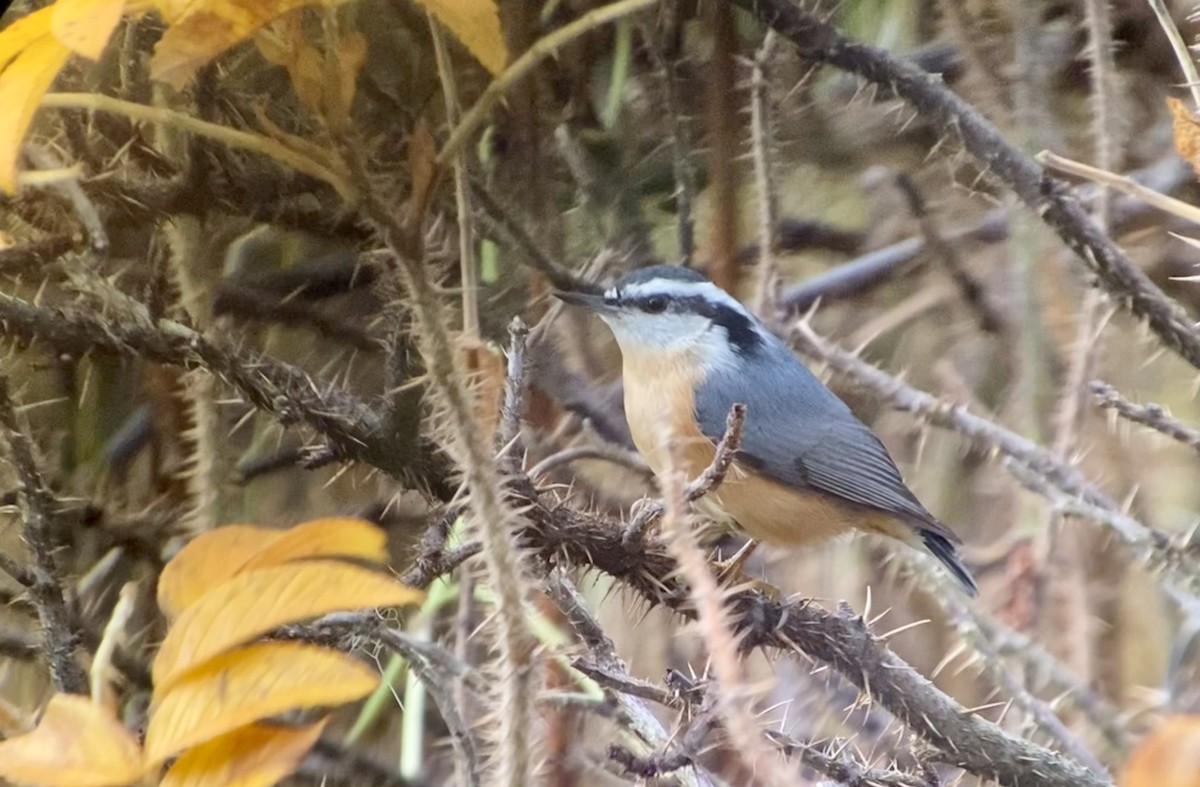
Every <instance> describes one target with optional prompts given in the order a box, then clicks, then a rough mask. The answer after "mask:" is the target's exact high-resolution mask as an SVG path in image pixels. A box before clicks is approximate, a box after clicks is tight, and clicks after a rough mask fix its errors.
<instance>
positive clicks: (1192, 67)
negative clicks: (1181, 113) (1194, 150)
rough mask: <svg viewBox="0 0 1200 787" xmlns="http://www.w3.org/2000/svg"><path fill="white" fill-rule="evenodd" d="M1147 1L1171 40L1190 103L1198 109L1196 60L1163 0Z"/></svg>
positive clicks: (1199, 81) (1199, 79)
mask: <svg viewBox="0 0 1200 787" xmlns="http://www.w3.org/2000/svg"><path fill="white" fill-rule="evenodd" d="M1148 2H1149V3H1150V8H1151V10H1153V11H1154V15H1155V16H1156V17H1158V24H1159V26H1160V27H1162V29H1163V32H1164V33H1166V34H1167V40H1168V41H1170V42H1171V50H1172V51H1173V52H1174V53H1175V59H1176V60H1177V61H1178V62H1179V70H1180V71H1182V72H1183V76H1184V79H1185V81H1186V84H1187V88H1188V90H1190V91H1191V93H1192V103H1194V104H1195V105H1196V109H1197V110H1200V73H1197V71H1196V61H1195V60H1193V59H1192V53H1191V51H1190V50H1189V49H1188V45H1187V42H1186V41H1184V40H1183V35H1182V34H1181V33H1180V32H1179V28H1178V27H1176V26H1175V20H1174V19H1172V18H1171V12H1170V11H1169V10H1168V9H1167V4H1166V3H1164V2H1163V0H1148Z"/></svg>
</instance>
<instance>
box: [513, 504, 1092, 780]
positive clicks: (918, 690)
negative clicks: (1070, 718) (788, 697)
mask: <svg viewBox="0 0 1200 787" xmlns="http://www.w3.org/2000/svg"><path fill="white" fill-rule="evenodd" d="M518 486H519V487H520V485H518ZM518 491H519V492H520V495H521V497H522V498H523V501H522V502H524V503H526V504H527V505H528V506H529V514H528V516H529V519H530V526H529V527H528V528H527V530H526V534H525V535H526V538H527V542H528V544H529V546H530V547H532V548H534V549H535V550H536V551H537V553H538V554H540V555H541V556H542V557H543V558H545V559H547V560H551V561H556V562H559V563H563V564H567V565H572V566H579V567H594V568H597V569H599V570H601V571H603V572H604V573H606V574H609V575H611V576H613V577H615V578H617V579H618V580H620V581H621V582H623V583H624V584H626V585H627V586H628V587H629V588H631V589H632V590H634V591H636V592H637V593H638V594H639V595H641V596H642V597H643V598H645V599H646V600H647V601H649V602H650V603H651V604H657V605H663V606H666V607H668V608H670V609H673V610H675V611H677V612H679V613H680V614H681V615H684V616H685V617H688V618H693V619H694V618H695V614H696V613H695V610H694V609H692V608H691V606H690V603H689V600H688V599H689V597H688V594H687V592H686V591H685V590H684V588H682V587H681V585H680V581H679V579H678V577H677V576H676V571H677V567H676V564H675V561H674V560H672V559H671V557H670V555H668V554H667V552H666V550H665V549H664V547H663V546H662V545H661V544H658V543H653V542H648V543H646V544H644V545H643V547H642V549H640V550H638V551H637V552H633V553H631V552H630V551H629V550H627V549H626V548H625V546H624V544H623V543H622V541H621V533H622V530H623V525H622V524H621V523H619V522H615V521H612V520H609V519H605V518H603V517H599V516H592V515H588V514H583V513H581V512H578V511H573V510H571V509H569V508H566V507H563V506H560V505H558V504H557V503H555V502H553V501H550V500H542V499H539V498H538V497H537V494H536V492H535V491H534V490H533V489H532V488H530V487H528V485H527V484H526V485H525V486H524V487H523V488H520V489H519V490H518ZM730 606H731V608H732V618H733V620H734V622H735V626H736V628H737V630H738V631H739V633H740V635H741V646H742V648H743V649H749V648H770V649H778V650H784V651H788V652H791V651H796V650H799V651H800V652H803V653H806V654H808V655H809V656H811V657H813V658H815V659H817V660H818V661H820V662H822V663H824V664H827V665H829V666H831V667H833V668H834V669H835V670H837V671H838V672H839V673H841V674H842V675H844V676H845V677H846V679H847V680H848V681H850V682H851V683H853V684H854V685H855V686H857V687H858V688H859V690H860V691H864V692H867V693H869V695H870V696H871V698H872V699H873V700H874V701H876V702H878V703H880V704H881V705H882V706H883V707H885V708H887V709H888V710H889V711H890V712H891V713H892V714H893V715H895V716H896V717H897V718H898V719H900V720H901V721H902V722H904V723H905V724H906V725H908V726H909V727H910V728H911V729H913V730H914V731H915V732H916V733H917V734H919V735H920V736H921V737H923V738H924V739H925V740H927V741H928V742H929V743H931V744H932V745H933V746H934V747H936V749H937V750H938V751H937V753H936V755H935V757H936V759H937V760H938V761H940V762H944V763H946V764H949V765H954V766H956V767H959V768H963V769H965V770H967V771H970V772H971V773H974V774H977V775H980V776H983V777H985V778H991V779H995V780H997V781H998V782H1000V783H1001V784H1003V785H1007V786H1008V787H1027V785H1028V784H1029V780H1030V774H1031V773H1036V774H1038V777H1039V781H1038V784H1039V785H1040V786H1041V787H1107V785H1108V783H1107V782H1106V781H1104V780H1102V779H1100V778H1098V777H1096V776H1095V775H1094V774H1092V773H1091V772H1089V771H1088V770H1086V769H1085V768H1082V767H1080V766H1079V765H1076V764H1075V763H1073V762H1070V761H1069V760H1067V759H1065V758H1063V757H1062V756H1061V755H1059V754H1057V753H1055V752H1053V751H1051V750H1049V749H1046V748H1044V747H1042V746H1038V745H1035V744H1032V743H1027V742H1025V741H1022V740H1021V739H1019V738H1017V737H1015V736H1013V735H1011V734H1009V733H1007V732H1005V731H1004V730H1002V729H1000V728H999V727H997V726H996V725H995V724H993V723H991V722H988V721H986V720H984V719H982V718H980V717H978V716H976V715H973V714H972V713H971V712H970V711H968V710H967V709H966V708H963V707H962V706H961V705H959V704H958V703H957V702H955V701H954V700H952V699H951V698H950V697H948V696H946V695H945V694H943V693H942V692H940V691H938V690H937V689H936V688H935V687H934V686H933V685H932V684H930V682H929V681H928V680H926V679H925V678H924V677H922V676H921V675H920V674H918V673H917V672H916V671H915V670H913V668H912V667H910V666H909V665H908V664H906V663H905V662H904V661H903V660H902V659H900V658H899V657H898V656H896V655H895V654H894V653H892V652H891V651H890V650H888V648H887V647H886V646H885V645H884V644H883V643H882V642H881V641H880V640H879V639H877V638H876V637H875V636H873V635H872V634H871V632H870V631H869V630H868V629H867V627H866V625H865V624H864V623H863V621H862V620H861V619H860V618H858V617H855V616H853V615H852V614H850V613H848V612H845V611H843V612H839V613H837V614H834V613H831V612H828V611H826V610H824V609H822V608H821V607H819V606H818V605H816V604H813V603H807V602H800V603H777V602H774V601H771V600H768V599H766V598H764V597H762V596H760V595H757V594H754V593H750V592H744V593H738V594H736V595H734V596H732V597H731V598H730Z"/></svg>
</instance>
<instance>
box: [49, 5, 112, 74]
mask: <svg viewBox="0 0 1200 787" xmlns="http://www.w3.org/2000/svg"><path fill="white" fill-rule="evenodd" d="M52 7H53V9H54V17H53V19H52V21H51V24H50V28H51V30H52V31H53V32H54V35H55V37H56V38H58V40H59V42H61V43H62V44H63V45H64V46H66V47H67V48H68V49H70V50H71V51H72V52H76V53H77V54H80V55H83V56H84V57H86V58H89V59H91V60H98V59H99V58H100V55H101V54H103V53H104V47H105V45H106V44H108V39H109V37H111V36H112V32H113V30H115V29H116V27H117V23H118V22H120V21H121V13H122V12H123V11H124V10H125V2H124V0H58V2H56V3H55V4H54V5H53V6H52Z"/></svg>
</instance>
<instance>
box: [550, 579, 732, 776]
mask: <svg viewBox="0 0 1200 787" xmlns="http://www.w3.org/2000/svg"><path fill="white" fill-rule="evenodd" d="M543 586H544V587H545V589H546V593H547V595H549V597H550V598H551V599H552V600H553V601H554V603H555V604H556V605H557V606H558V608H559V610H560V611H561V612H562V613H563V616H564V617H565V618H566V619H567V621H568V622H569V623H570V624H571V626H572V628H574V630H575V632H576V634H577V635H578V636H579V638H580V639H581V640H582V641H583V644H584V645H585V646H586V647H587V648H588V652H589V653H590V655H591V657H592V659H593V660H594V662H595V666H596V667H597V671H598V672H599V674H602V675H605V676H606V677H608V676H611V680H609V681H607V682H605V681H598V682H600V683H601V685H602V686H604V687H605V688H606V694H607V695H608V696H610V697H611V698H612V700H613V702H614V703H615V704H616V706H617V708H618V709H619V710H620V711H621V712H622V713H623V714H624V715H625V717H626V719H627V723H626V724H623V725H622V729H623V730H625V731H627V733H628V735H627V738H629V739H630V740H629V743H630V744H631V745H637V747H638V749H639V751H640V752H644V753H645V754H647V755H652V754H653V753H655V752H657V751H662V750H663V749H665V748H666V747H667V746H668V744H669V741H670V737H671V736H670V735H668V734H667V731H666V730H665V729H663V726H662V722H660V721H659V720H658V718H657V717H656V716H655V715H654V713H653V712H652V711H651V710H650V709H649V708H648V707H646V704H645V703H644V702H642V700H643V699H648V700H650V701H652V702H659V703H662V704H667V701H668V700H667V695H666V693H665V692H664V691H662V690H661V689H658V687H656V686H653V685H652V684H647V685H649V686H651V688H649V689H647V692H648V693H643V692H639V691H637V690H633V691H627V690H626V687H628V686H632V685H637V684H639V683H640V682H636V681H635V680H634V679H633V678H631V677H630V676H629V673H628V670H627V669H626V668H625V665H624V663H623V662H622V661H621V659H620V658H619V657H618V656H617V649H616V646H615V645H613V642H612V640H611V639H609V637H608V635H607V634H606V633H605V632H604V629H603V628H601V626H600V623H599V622H598V621H597V620H596V618H595V617H594V616H593V615H592V613H591V611H590V610H589V609H588V608H587V605H586V602H585V601H584V599H583V597H582V596H581V595H580V594H579V591H578V590H577V589H576V588H575V585H574V584H573V583H572V582H571V580H570V579H568V578H567V576H566V575H565V574H564V573H563V572H561V571H551V572H550V573H549V574H548V575H546V577H545V581H544V582H543ZM581 671H582V672H584V674H586V675H589V677H591V676H593V675H594V674H595V673H592V672H589V671H587V670H583V669H581ZM667 778H669V779H671V780H672V781H674V782H675V783H677V784H682V785H687V787H701V786H702V785H704V786H707V785H712V784H714V782H715V780H714V779H713V778H712V777H711V776H710V775H709V774H708V773H707V771H706V770H705V769H704V768H703V767H702V766H699V765H697V766H696V767H695V768H694V770H692V771H691V772H688V771H684V772H681V773H672V774H668V775H667Z"/></svg>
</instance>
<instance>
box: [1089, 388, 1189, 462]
mask: <svg viewBox="0 0 1200 787" xmlns="http://www.w3.org/2000/svg"><path fill="white" fill-rule="evenodd" d="M1091 391H1092V396H1094V397H1095V398H1096V406H1097V407H1100V408H1102V409H1104V410H1113V411H1114V412H1116V414H1117V415H1119V416H1121V417H1122V418H1124V419H1125V420H1127V421H1133V422H1134V423H1135V424H1141V425H1142V426H1148V427H1150V428H1151V429H1153V430H1154V431H1156V432H1158V433H1159V434H1164V435H1166V436H1167V437H1169V438H1171V439H1172V440H1176V441H1178V442H1180V443H1183V444H1184V445H1186V446H1189V447H1190V448H1192V449H1193V450H1195V451H1200V430H1197V429H1193V428H1192V427H1190V426H1185V425H1184V424H1182V423H1180V422H1179V421H1177V420H1175V419H1174V418H1172V417H1171V416H1169V415H1167V412H1166V410H1164V409H1163V408H1162V406H1161V405H1157V404H1134V403H1133V402H1131V401H1129V400H1128V399H1126V398H1125V397H1123V396H1121V394H1119V393H1117V389H1116V388H1114V387H1112V386H1111V385H1109V384H1108V383H1106V382H1104V381H1103V380H1093V381H1092V384H1091Z"/></svg>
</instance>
